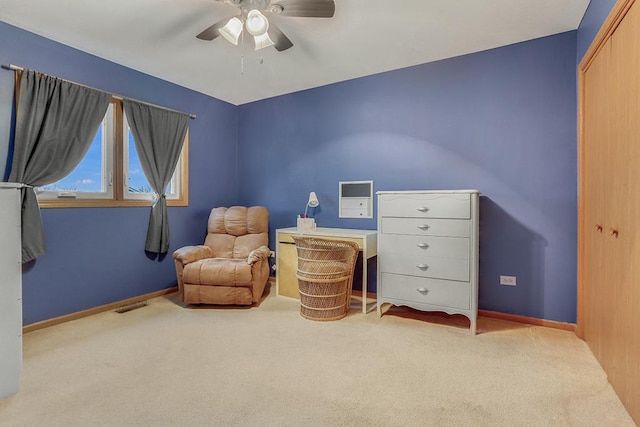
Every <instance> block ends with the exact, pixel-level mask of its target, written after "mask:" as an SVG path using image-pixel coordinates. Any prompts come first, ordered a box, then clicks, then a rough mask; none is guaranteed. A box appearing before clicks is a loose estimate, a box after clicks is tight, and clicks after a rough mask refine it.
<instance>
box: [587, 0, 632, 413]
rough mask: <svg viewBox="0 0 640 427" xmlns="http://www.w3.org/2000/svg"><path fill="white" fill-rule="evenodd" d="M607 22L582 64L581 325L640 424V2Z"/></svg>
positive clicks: (625, 4)
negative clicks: (639, 313)
mask: <svg viewBox="0 0 640 427" xmlns="http://www.w3.org/2000/svg"><path fill="white" fill-rule="evenodd" d="M605 27H606V28H607V30H606V32H604V33H603V34H602V35H599V36H598V40H596V41H595V42H594V47H592V48H591V49H590V51H589V53H588V54H587V55H586V56H585V60H584V61H583V63H584V64H585V65H583V64H581V72H582V75H581V99H580V107H581V110H580V111H581V117H580V119H581V123H580V125H581V128H580V129H581V136H580V168H581V170H580V213H579V215H580V221H579V224H580V235H579V236H580V237H579V245H580V246H579V255H580V256H579V268H580V271H579V278H580V295H579V296H580V307H579V313H580V317H579V328H578V329H579V331H580V333H581V336H582V337H583V338H584V339H585V341H586V342H587V344H588V345H589V347H590V348H591V349H592V351H593V353H594V355H595V356H596V358H597V359H598V361H599V362H600V363H601V364H602V367H603V368H604V370H605V372H606V373H607V376H608V378H609V381H610V382H611V385H612V386H613V388H614V390H615V391H616V393H617V394H618V396H619V397H620V400H621V401H622V402H623V403H624V405H625V407H626V408H627V410H628V411H629V413H630V414H631V416H632V417H633V418H634V420H635V421H636V422H639V423H640V316H639V315H638V311H639V310H638V309H639V308H640V232H639V231H638V230H639V229H640V166H638V161H639V160H640V1H637V2H636V1H634V0H620V1H619V2H618V3H617V4H616V6H615V7H614V9H613V10H612V13H611V16H610V18H609V19H608V20H607V22H606V23H605ZM594 52H595V53H594ZM598 226H601V227H602V230H600V229H599V228H597V227H598Z"/></svg>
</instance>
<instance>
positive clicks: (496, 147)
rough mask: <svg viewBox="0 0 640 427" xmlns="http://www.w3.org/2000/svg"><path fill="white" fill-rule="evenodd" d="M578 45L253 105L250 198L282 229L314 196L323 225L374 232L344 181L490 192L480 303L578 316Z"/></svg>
mask: <svg viewBox="0 0 640 427" xmlns="http://www.w3.org/2000/svg"><path fill="white" fill-rule="evenodd" d="M575 49H576V32H575V31H573V32H568V33H563V34H560V35H555V36H552V37H546V38H541V39H537V40H533V41H529V42H526V43H520V44H515V45H510V46H506V47H503V48H499V49H493V50H489V51H485V52H481V53H476V54H472V55H466V56H462V57H456V58H453V59H448V60H444V61H440V62H435V63H430V64H425V65H420V66H416V67H411V68H406V69H402V70H397V71H392V72H388V73H384V74H379V75H375V76H371V77H365V78H360V79H356V80H352V81H347V82H343V83H338V84H333V85H330V86H325V87H321V88H316V89H312V90H307V91H303V92H299V93H295V94H290V95H285V96H281V97H277V98H272V99H268V100H264V101H260V102H255V103H251V104H246V105H243V106H241V107H240V115H239V125H240V126H239V133H238V136H239V157H238V159H239V170H240V171H243V172H242V173H241V174H240V188H239V200H240V202H242V203H258V204H264V205H265V206H267V207H268V208H269V211H270V212H271V227H272V229H275V228H279V227H289V226H293V225H295V218H296V215H297V214H299V213H301V211H302V210H303V209H304V206H305V203H306V199H307V196H308V193H309V191H315V192H316V193H317V195H318V198H319V200H320V208H318V209H317V210H316V211H317V212H316V214H315V216H316V220H317V222H318V224H319V225H320V226H328V227H345V228H366V229H375V228H376V219H369V220H366V219H357V220H354V219H339V218H338V212H337V208H338V182H339V181H341V180H367V179H372V180H374V187H375V190H376V191H377V190H411V189H464V188H477V189H479V190H480V191H481V193H482V197H481V205H480V216H481V220H480V230H481V231H480V233H481V240H480V307H481V308H482V309H487V310H496V311H501V312H506V313H515V314H520V315H524V316H533V317H539V318H544V319H550V320H557V321H567V322H574V321H575V316H576V236H577V234H576V227H577V225H576V203H577V202H576V183H577V175H576V91H575V88H576V77H575V76H576V73H575V65H576V64H575V54H576V50H575ZM271 234H272V237H273V234H274V233H273V232H272V233H271ZM501 274H506V275H514V276H517V281H518V285H517V286H516V287H505V286H500V285H499V275H501Z"/></svg>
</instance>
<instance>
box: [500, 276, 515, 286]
mask: <svg viewBox="0 0 640 427" xmlns="http://www.w3.org/2000/svg"><path fill="white" fill-rule="evenodd" d="M500 284H501V285H506V286H515V285H516V276H500Z"/></svg>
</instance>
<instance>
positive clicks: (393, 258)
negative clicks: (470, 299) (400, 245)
mask: <svg viewBox="0 0 640 427" xmlns="http://www.w3.org/2000/svg"><path fill="white" fill-rule="evenodd" d="M378 263H379V264H380V272H382V273H396V274H408V275H411V276H420V277H432V278H435V279H447V280H459V281H462V282H468V281H469V259H468V258H467V259H464V258H445V257H435V256H428V255H404V254H398V253H378Z"/></svg>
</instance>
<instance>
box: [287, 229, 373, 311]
mask: <svg viewBox="0 0 640 427" xmlns="http://www.w3.org/2000/svg"><path fill="white" fill-rule="evenodd" d="M292 236H313V237H319V238H322V239H333V240H348V241H351V242H354V243H356V244H357V245H358V247H359V248H360V251H361V252H362V312H363V313H366V312H367V283H368V281H367V260H369V259H370V258H373V257H374V256H376V255H377V254H378V244H377V242H378V232H377V231H376V230H355V229H348V228H321V227H318V228H317V229H316V230H315V231H300V232H299V231H298V229H297V228H296V227H291V228H280V229H278V230H276V244H277V247H276V293H277V295H280V296H286V297H291V298H300V294H299V293H298V279H297V278H296V270H297V269H298V254H297V252H296V245H295V242H294V241H293V237H292Z"/></svg>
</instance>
